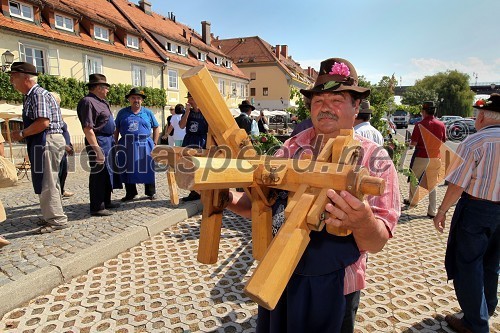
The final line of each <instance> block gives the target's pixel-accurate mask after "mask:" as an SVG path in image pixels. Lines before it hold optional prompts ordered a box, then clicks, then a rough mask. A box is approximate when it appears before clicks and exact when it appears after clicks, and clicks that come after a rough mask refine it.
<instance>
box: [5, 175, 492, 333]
mask: <svg viewBox="0 0 500 333" xmlns="http://www.w3.org/2000/svg"><path fill="white" fill-rule="evenodd" d="M164 181H165V179H164V175H158V183H159V184H158V185H159V188H160V189H159V197H160V199H159V200H157V201H153V202H150V201H149V200H137V201H134V202H132V203H128V204H125V205H123V206H122V207H120V208H119V209H118V210H117V214H115V215H113V217H112V218H109V219H102V218H96V217H90V216H89V215H88V203H87V195H86V193H87V189H86V186H87V178H86V174H84V173H79V174H71V175H70V176H69V179H68V190H71V191H76V192H78V194H77V195H76V196H75V197H72V198H71V199H70V200H68V201H65V202H66V210H67V211H68V212H70V213H69V215H70V219H71V220H72V221H73V222H72V227H71V228H69V229H66V230H64V231H59V232H56V233H54V234H49V235H40V236H31V235H28V231H31V230H33V229H34V228H35V225H34V221H36V214H37V212H38V203H37V198H36V196H35V195H34V194H32V191H31V187H30V186H27V185H29V183H26V184H22V185H21V186H20V187H15V188H13V189H9V191H8V193H7V192H5V191H3V190H1V191H0V198H1V199H2V201H4V202H6V204H7V205H6V206H7V212H8V215H9V217H10V218H9V220H8V221H6V222H7V224H6V223H5V222H4V223H3V224H0V232H1V233H3V234H5V235H6V236H7V238H8V239H10V240H11V241H13V244H12V245H9V246H8V247H5V248H3V249H2V250H0V254H1V256H2V257H1V259H0V260H1V261H0V267H2V274H4V276H5V278H4V279H3V280H1V281H4V282H2V284H3V285H2V286H1V287H0V295H1V297H2V302H1V303H2V304H4V303H5V302H10V298H11V297H17V296H16V295H17V294H13V293H12V292H11V291H10V289H11V286H16V287H15V289H16V290H17V293H18V294H25V293H27V292H28V293H35V294H36V295H35V294H33V295H31V294H30V295H31V296H30V297H29V298H26V297H25V298H26V299H25V300H24V303H23V304H22V306H21V303H19V304H17V305H16V306H17V307H16V308H15V309H13V310H11V311H9V312H8V313H6V314H5V315H4V316H3V318H2V320H1V321H0V331H5V332H214V331H216V332H254V331H255V322H256V321H255V320H256V310H257V307H256V304H255V303H254V302H252V301H251V300H250V299H249V298H248V297H246V296H245V294H244V293H243V287H244V285H245V283H246V281H247V279H248V277H249V276H250V275H251V274H252V271H253V269H254V268H255V266H256V263H255V262H254V261H253V258H252V256H251V229H250V222H249V221H248V220H247V219H243V218H240V217H237V216H235V215H234V214H232V213H230V212H226V213H225V216H224V219H223V236H222V239H221V244H220V251H219V260H218V262H217V263H216V264H214V265H203V264H200V263H198V262H197V261H196V253H197V249H198V238H199V225H200V221H201V217H200V216H199V215H195V216H193V217H191V218H186V213H185V212H184V213H183V214H184V217H182V216H181V218H179V216H177V217H178V218H177V219H174V218H172V220H176V222H178V223H174V224H171V225H170V226H168V225H166V224H161V225H158V223H161V222H162V221H163V220H165V219H166V218H165V217H163V216H162V214H171V213H173V212H176V210H173V209H172V207H171V206H170V205H169V203H168V201H167V200H166V198H167V193H166V189H165V187H164V184H163V182H164ZM400 181H401V187H402V190H401V193H402V194H403V195H405V194H406V193H407V185H406V183H404V177H402V176H401V177H400ZM77 183H78V184H79V185H78V186H75V185H76V184H77ZM4 190H5V189H4ZM445 190H446V187H445V186H440V187H439V188H438V200H439V201H440V200H441V199H442V196H443V194H444V191H445ZM30 193H31V194H30ZM122 195H123V191H118V192H117V193H116V194H114V198H120V197H121V196H122ZM20 206H21V207H20ZM181 208H182V209H184V208H188V207H181ZM189 208H190V209H192V211H196V210H197V209H199V207H198V206H196V205H194V204H193V205H191V206H189ZM426 208H427V200H424V201H423V202H422V203H421V204H420V205H419V206H418V207H416V208H414V209H411V210H407V211H404V212H403V214H402V216H401V219H400V222H399V225H398V227H397V229H396V234H395V237H394V238H393V239H391V240H390V241H389V243H388V244H387V245H386V247H385V248H384V250H383V251H381V252H380V253H377V254H371V255H370V257H369V263H368V272H367V275H368V277H367V280H368V287H367V288H366V289H365V290H364V291H363V296H362V300H361V305H360V309H359V312H358V317H357V324H356V330H355V331H356V332H422V333H424V332H427V333H428V332H453V331H452V330H451V329H450V328H449V327H448V326H447V324H446V322H444V315H445V314H450V313H458V312H459V311H460V308H459V306H458V303H457V301H456V298H455V296H454V291H453V284H452V283H448V282H447V281H446V276H445V271H444V266H443V262H444V253H445V248H446V239H447V233H445V234H439V233H437V232H436V231H435V229H434V227H433V224H432V220H430V219H428V218H427V217H426V212H427V210H426ZM452 211H453V209H452V210H451V211H450V214H451V213H452ZM25 215H28V216H29V217H28V218H21V217H20V216H25ZM155 219H156V220H157V221H156V222H152V221H153V220H155ZM158 220H160V221H158ZM152 225H154V227H152ZM16 227H17V228H16ZM161 227H163V229H160V228H161ZM146 229H147V232H146ZM152 229H154V230H157V231H158V233H155V232H152V231H151V230H152ZM138 230H139V231H140V232H139V231H138ZM161 230H163V231H161ZM148 232H149V233H150V235H151V236H149V235H148ZM139 233H140V235H139ZM115 236H116V237H115ZM75 244H76V245H75ZM128 248H130V249H128ZM127 249H128V250H127ZM104 252H105V253H104ZM98 262H104V264H98ZM54 263H56V264H54ZM89 264H90V267H95V268H92V269H90V270H89V271H88V272H87V270H88V268H90V267H87V268H83V267H79V265H83V266H89ZM4 265H10V267H11V268H10V269H7V270H5V271H4V268H3V267H4ZM54 265H56V266H57V267H56V266H54ZM31 266H34V267H31ZM96 266H97V267H96ZM8 272H14V273H15V274H12V275H8V274H7V273H8ZM30 272H31V273H30ZM54 273H57V274H58V275H57V274H54ZM26 274H29V275H26ZM33 275H36V276H38V278H36V279H34V278H31V277H30V276H33ZM28 277H30V278H28ZM50 279H53V280H51V281H47V280H50ZM17 301H19V299H18V300H17ZM10 303H13V302H10ZM11 305H12V304H11ZM19 306H20V307H19ZM11 308H14V307H13V306H12V307H11ZM490 328H491V331H492V332H500V317H499V316H498V314H495V316H494V317H492V318H491V319H490Z"/></svg>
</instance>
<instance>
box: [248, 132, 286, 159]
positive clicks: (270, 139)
mask: <svg viewBox="0 0 500 333" xmlns="http://www.w3.org/2000/svg"><path fill="white" fill-rule="evenodd" d="M252 141H253V146H254V148H255V150H256V151H257V154H259V155H274V153H275V152H276V151H277V150H278V149H279V148H280V147H281V146H282V145H283V143H282V142H281V141H280V140H278V139H277V138H276V137H275V136H274V135H272V134H267V133H260V134H259V136H254V137H253V138H252Z"/></svg>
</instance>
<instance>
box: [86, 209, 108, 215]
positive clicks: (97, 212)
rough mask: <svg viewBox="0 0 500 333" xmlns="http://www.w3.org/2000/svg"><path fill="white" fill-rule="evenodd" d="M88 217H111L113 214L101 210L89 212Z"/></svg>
mask: <svg viewBox="0 0 500 333" xmlns="http://www.w3.org/2000/svg"><path fill="white" fill-rule="evenodd" d="M90 215H92V216H111V215H113V212H112V211H110V210H107V209H101V210H97V211H95V212H90Z"/></svg>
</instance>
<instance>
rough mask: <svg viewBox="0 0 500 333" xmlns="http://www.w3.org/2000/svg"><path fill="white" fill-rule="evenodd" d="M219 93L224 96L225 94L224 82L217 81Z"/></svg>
mask: <svg viewBox="0 0 500 333" xmlns="http://www.w3.org/2000/svg"><path fill="white" fill-rule="evenodd" d="M219 92H220V93H221V94H222V96H224V95H225V94H226V81H224V80H222V79H219Z"/></svg>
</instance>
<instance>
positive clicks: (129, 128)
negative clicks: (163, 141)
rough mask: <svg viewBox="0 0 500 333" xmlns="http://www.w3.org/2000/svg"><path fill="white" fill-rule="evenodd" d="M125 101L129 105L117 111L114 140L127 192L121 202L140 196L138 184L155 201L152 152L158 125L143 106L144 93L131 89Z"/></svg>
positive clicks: (152, 115) (155, 142) (158, 135)
mask: <svg viewBox="0 0 500 333" xmlns="http://www.w3.org/2000/svg"><path fill="white" fill-rule="evenodd" d="M125 99H127V100H128V101H129V103H130V106H128V107H126V108H123V109H121V110H120V111H118V114H117V115H116V120H115V124H116V129H115V134H114V136H115V141H117V142H118V145H117V163H118V167H119V171H120V176H121V181H122V182H123V183H124V184H125V191H126V194H125V196H124V197H123V198H122V199H121V201H123V202H125V201H131V200H133V199H134V198H135V197H136V196H137V186H136V184H144V194H145V195H146V196H147V197H148V198H149V199H150V200H154V199H156V185H155V170H154V161H153V157H152V156H151V151H152V150H153V148H154V147H155V146H156V144H157V143H158V138H159V137H160V131H159V129H158V126H159V124H158V121H157V120H156V117H155V115H154V114H153V112H152V111H151V110H149V109H148V108H145V107H143V106H142V102H143V101H144V100H145V99H146V95H145V94H144V92H143V91H142V90H140V89H139V88H132V90H130V92H129V93H128V94H127V95H126V96H125ZM151 131H152V132H153V138H151ZM119 136H120V140H118V137H119Z"/></svg>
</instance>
